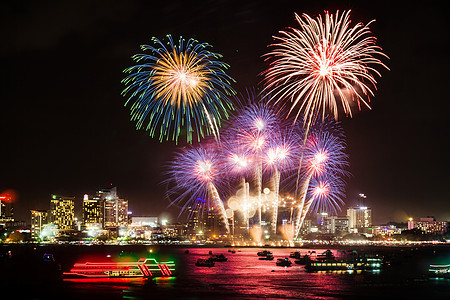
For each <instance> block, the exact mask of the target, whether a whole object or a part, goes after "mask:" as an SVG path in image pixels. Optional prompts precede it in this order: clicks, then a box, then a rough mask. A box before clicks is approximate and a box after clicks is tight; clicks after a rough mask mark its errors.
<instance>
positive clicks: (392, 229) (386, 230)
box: [373, 225, 402, 237]
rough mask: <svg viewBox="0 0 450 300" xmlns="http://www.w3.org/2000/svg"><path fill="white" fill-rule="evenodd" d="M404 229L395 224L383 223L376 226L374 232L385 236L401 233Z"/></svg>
mask: <svg viewBox="0 0 450 300" xmlns="http://www.w3.org/2000/svg"><path fill="white" fill-rule="evenodd" d="M401 233H402V229H401V228H397V226H395V225H381V226H374V227H373V234H374V235H381V236H384V237H386V236H387V237H390V236H392V235H395V234H401Z"/></svg>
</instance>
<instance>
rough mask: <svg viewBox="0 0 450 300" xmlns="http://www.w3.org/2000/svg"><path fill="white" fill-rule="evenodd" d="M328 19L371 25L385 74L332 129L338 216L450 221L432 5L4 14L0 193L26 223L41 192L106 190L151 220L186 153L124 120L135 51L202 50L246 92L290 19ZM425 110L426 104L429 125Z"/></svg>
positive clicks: (135, 6) (439, 29)
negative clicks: (163, 43)
mask: <svg viewBox="0 0 450 300" xmlns="http://www.w3.org/2000/svg"><path fill="white" fill-rule="evenodd" d="M207 8H209V9H207ZM337 8H339V9H341V10H344V9H345V10H347V9H352V19H353V20H354V21H355V22H363V23H367V22H369V21H371V20H373V19H376V22H375V23H372V24H371V28H372V29H373V32H374V33H375V34H376V36H377V37H378V43H379V45H380V46H381V47H383V49H384V51H385V53H386V54H387V55H388V56H389V57H390V60H389V61H388V66H389V67H390V69H391V71H389V72H387V71H384V72H382V75H383V77H382V78H381V79H380V80H379V84H378V91H377V92H376V96H375V97H374V98H373V101H371V106H372V110H371V111H366V110H363V111H362V112H360V113H357V114H356V115H355V116H354V117H353V118H351V119H350V118H341V119H342V124H343V127H344V131H345V134H346V136H347V145H348V152H349V155H350V170H349V171H350V172H351V173H352V174H353V176H352V177H351V178H350V179H348V185H347V189H346V195H347V196H346V198H345V199H344V202H346V206H345V207H343V209H342V212H341V213H342V214H345V209H346V207H348V206H353V203H352V199H355V200H356V199H357V197H358V194H360V193H364V194H366V195H367V202H368V205H369V206H370V207H372V209H373V212H374V213H373V219H374V223H375V224H380V223H385V222H388V221H403V220H404V221H406V220H407V218H409V217H411V216H413V217H417V218H419V217H421V216H427V215H433V216H435V217H436V218H437V219H438V220H449V219H450V211H448V205H447V204H446V203H447V201H448V200H447V199H446V197H448V196H447V195H446V188H445V187H446V182H448V180H449V179H450V178H449V175H448V174H447V172H446V171H445V167H446V166H448V165H449V161H448V157H447V156H446V155H445V154H446V153H445V147H444V145H445V144H444V142H445V137H447V136H448V133H449V132H448V130H449V128H450V126H449V123H450V121H449V116H448V115H447V114H446V111H447V110H448V105H449V104H448V103H446V102H445V101H444V98H445V96H443V95H442V94H443V91H445V82H446V81H448V74H447V72H446V71H445V68H442V66H443V65H445V64H446V62H447V63H448V58H447V55H446V52H445V49H447V46H448V40H449V39H448V32H446V31H445V28H448V22H449V21H448V19H447V18H445V16H444V14H443V11H444V10H443V9H440V8H439V7H438V6H435V7H433V6H419V5H418V4H417V5H416V4H411V3H405V4H399V3H397V4H396V5H392V4H391V5H388V7H387V8H386V7H384V5H380V4H378V3H374V4H369V3H367V4H358V3H357V2H344V3H338V2H335V3H315V4H311V3H304V4H303V3H298V2H290V1H281V2H278V3H277V4H272V6H267V7H266V6H264V7H263V6H259V5H258V3H257V2H249V3H245V4H244V3H237V2H236V3H231V4H230V3H226V2H220V3H219V4H215V5H212V3H209V4H206V5H205V6H201V5H198V6H195V5H194V6H190V5H188V4H184V3H181V2H180V3H174V4H172V5H170V6H168V5H166V4H157V5H156V6H155V5H144V4H142V3H138V2H131V3H122V4H115V5H107V4H104V3H102V4H99V3H97V4H93V5H92V6H89V5H88V4H87V3H79V4H76V5H75V4H68V3H65V4H63V3H53V4H47V6H39V7H37V6H36V7H35V6H34V5H33V4H32V3H31V2H30V3H23V4H20V5H19V4H12V3H10V4H8V5H7V6H6V8H5V10H4V12H3V13H2V16H3V17H2V18H1V19H2V21H1V22H2V26H1V28H2V29H1V30H2V36H5V37H6V42H5V46H4V47H2V50H0V55H1V56H0V59H1V61H2V63H3V65H4V68H3V71H2V79H3V80H2V89H1V94H0V97H1V98H2V100H3V101H2V109H1V121H0V122H1V129H0V130H1V131H0V134H1V136H2V139H3V141H4V146H3V147H2V150H1V151H2V157H3V168H2V169H3V172H2V175H1V181H0V192H1V191H4V190H8V189H13V190H15V191H16V192H17V194H18V199H17V203H16V204H15V208H16V216H17V218H18V219H23V220H28V218H29V216H28V212H29V210H30V209H44V208H46V207H47V206H48V200H49V197H50V195H51V194H62V195H72V196H76V197H79V198H78V201H80V203H81V201H82V195H84V194H85V193H89V192H91V191H95V190H96V189H98V188H102V187H107V186H110V184H111V183H112V184H113V185H114V186H118V187H119V189H120V193H121V195H124V196H125V198H126V199H129V200H130V210H131V211H133V210H135V211H140V212H142V215H147V214H151V213H152V212H157V213H156V214H155V215H158V216H159V215H160V213H161V212H163V211H165V210H166V208H167V206H168V204H169V201H168V200H166V199H165V187H164V186H163V185H162V184H161V182H162V181H163V177H162V175H161V174H162V173H163V171H164V170H165V167H164V166H165V165H166V164H167V163H168V162H169V160H170V159H171V157H173V153H174V151H175V149H176V148H177V147H180V146H184V145H185V144H184V143H182V142H180V143H179V145H178V146H176V145H175V144H174V143H173V142H164V143H160V142H159V141H158V140H157V139H156V138H151V137H149V136H148V134H147V133H146V132H145V131H136V130H135V128H134V126H135V124H133V123H132V122H130V121H129V111H128V109H127V108H124V107H123V104H124V99H123V98H122V97H121V96H120V92H121V90H122V89H123V85H122V84H121V83H120V80H121V79H122V78H123V77H124V74H122V70H123V69H124V68H126V67H128V66H130V65H131V64H132V61H131V58H130V57H131V56H132V55H133V54H135V53H138V52H139V45H141V44H145V43H149V42H150V38H151V37H152V36H155V37H158V38H163V37H164V36H165V34H172V35H174V36H179V35H182V36H184V37H187V38H190V37H194V38H196V39H198V40H201V41H205V42H208V43H210V44H211V45H212V46H213V50H215V51H217V52H218V53H221V54H223V56H224V57H223V60H224V61H225V62H226V63H228V64H230V66H231V68H230V74H231V75H232V77H233V78H235V79H236V80H237V83H236V84H235V85H234V88H235V89H236V90H237V91H238V92H244V90H245V88H247V87H252V86H255V85H257V84H258V83H259V81H260V78H259V77H258V76H257V75H258V74H259V73H260V72H261V71H263V70H264V68H265V67H266V64H265V63H264V61H263V58H261V55H263V54H264V53H267V51H268V48H267V45H269V44H270V43H272V42H273V39H272V36H273V35H276V34H277V33H278V31H280V30H284V29H285V28H286V27H288V26H295V20H294V13H298V14H302V13H308V14H310V15H317V14H319V13H322V12H323V11H324V10H330V11H335V10H336V9H337ZM82 16H83V17H82ZM165 16H168V18H165ZM417 20H421V21H420V22H417ZM211 24H212V25H211ZM423 24H428V25H427V26H429V27H430V28H432V29H435V30H431V31H429V30H425V29H424V28H423V26H424V25H423ZM445 24H447V25H445ZM446 37H447V38H446ZM427 102H429V103H430V104H429V105H431V103H432V104H433V105H434V107H436V108H435V109H434V111H432V113H429V114H427V113H425V111H426V109H427V108H428V106H427V105H426V104H427ZM170 215H171V217H172V218H176V217H177V215H178V211H177V210H170Z"/></svg>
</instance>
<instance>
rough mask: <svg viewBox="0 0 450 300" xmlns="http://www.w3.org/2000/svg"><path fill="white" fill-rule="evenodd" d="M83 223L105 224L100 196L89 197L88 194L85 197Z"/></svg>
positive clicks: (86, 224)
mask: <svg viewBox="0 0 450 300" xmlns="http://www.w3.org/2000/svg"><path fill="white" fill-rule="evenodd" d="M83 223H84V225H85V226H91V225H94V224H96V225H97V224H99V225H102V224H103V205H102V200H101V199H100V198H98V197H94V198H93V199H89V196H88V195H84V198H83Z"/></svg>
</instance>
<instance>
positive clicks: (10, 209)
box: [0, 193, 14, 221]
mask: <svg viewBox="0 0 450 300" xmlns="http://www.w3.org/2000/svg"><path fill="white" fill-rule="evenodd" d="M0 219H1V220H11V221H13V220H14V206H13V203H12V197H11V195H10V194H8V193H6V194H2V195H0Z"/></svg>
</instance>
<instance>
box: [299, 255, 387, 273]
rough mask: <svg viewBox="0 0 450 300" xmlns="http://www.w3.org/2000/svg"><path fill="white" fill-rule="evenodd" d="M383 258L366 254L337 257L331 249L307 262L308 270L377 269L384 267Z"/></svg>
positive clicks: (306, 267)
mask: <svg viewBox="0 0 450 300" xmlns="http://www.w3.org/2000/svg"><path fill="white" fill-rule="evenodd" d="M383 266H384V263H383V258H382V257H380V256H378V255H376V254H375V255H373V254H365V255H363V256H357V257H353V256H352V257H348V258H345V259H337V258H336V257H335V256H334V255H333V253H332V252H331V250H327V251H325V252H324V253H322V254H320V255H317V258H316V259H315V260H309V261H308V262H306V264H305V269H306V270H307V271H336V270H363V271H377V270H380V269H381V268H383Z"/></svg>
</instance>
